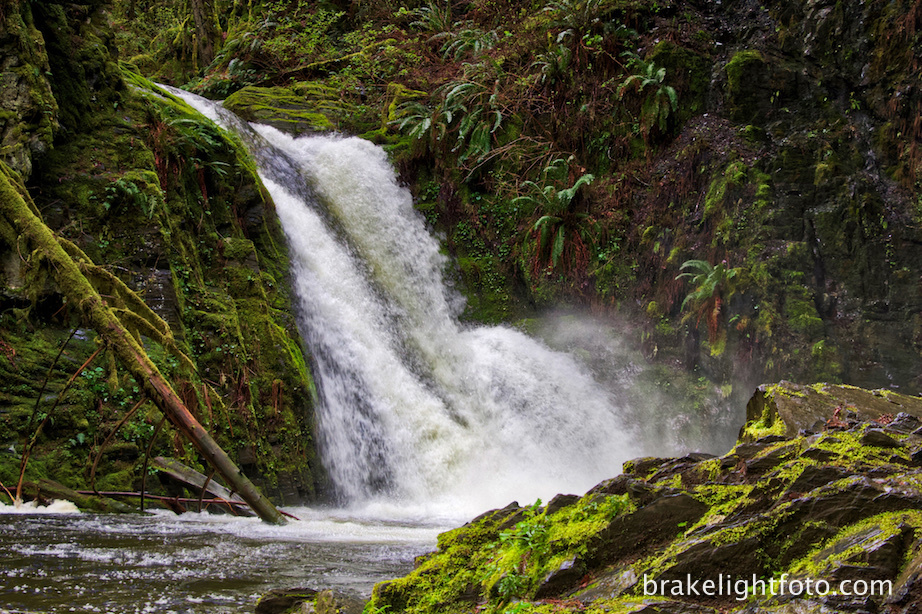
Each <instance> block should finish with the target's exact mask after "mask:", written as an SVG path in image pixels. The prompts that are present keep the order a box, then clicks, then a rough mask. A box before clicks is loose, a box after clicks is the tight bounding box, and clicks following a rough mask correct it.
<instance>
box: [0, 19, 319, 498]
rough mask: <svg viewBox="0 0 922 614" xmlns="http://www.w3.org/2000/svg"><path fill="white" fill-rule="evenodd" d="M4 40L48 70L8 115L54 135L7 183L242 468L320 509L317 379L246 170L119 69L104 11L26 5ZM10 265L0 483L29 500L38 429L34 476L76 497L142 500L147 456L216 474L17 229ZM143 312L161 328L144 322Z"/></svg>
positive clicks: (235, 149)
mask: <svg viewBox="0 0 922 614" xmlns="http://www.w3.org/2000/svg"><path fill="white" fill-rule="evenodd" d="M22 24H27V25H28V26H29V28H28V29H23V26H22ZM0 32H2V33H3V35H4V37H0V38H2V40H3V41H6V44H9V45H12V46H14V47H15V48H17V49H18V48H28V49H33V48H34V49H36V50H38V51H37V52H36V53H40V59H41V61H42V62H44V66H46V67H47V70H38V69H37V68H36V66H42V65H43V64H35V65H28V70H26V71H23V74H28V75H31V76H30V79H32V78H33V77H34V82H33V81H30V80H29V79H25V78H24V79H23V80H19V81H16V80H12V81H10V82H9V84H11V85H10V87H9V88H4V89H3V95H4V98H3V104H4V108H8V107H15V108H17V109H18V110H19V113H20V116H21V117H29V115H28V114H29V113H36V114H42V113H43V114H44V115H43V117H44V119H42V120H39V119H35V120H34V121H35V123H36V124H38V125H47V126H49V127H50V128H49V130H50V131H49V133H48V135H47V136H48V137H49V142H48V143H47V145H48V147H40V146H36V145H35V143H36V142H38V143H44V142H45V141H43V140H39V141H35V140H30V139H28V138H23V139H19V140H15V141H13V140H7V141H5V144H6V146H7V147H6V149H5V150H4V158H5V160H6V161H7V163H9V164H11V165H12V166H13V169H14V170H11V171H10V173H9V174H10V178H11V181H13V182H15V183H17V184H20V185H24V186H25V188H28V191H29V194H30V195H31V197H32V199H34V201H35V203H36V206H37V211H38V212H40V214H41V217H42V218H43V220H44V222H45V223H46V224H47V225H48V226H49V227H50V228H52V229H53V230H54V231H55V233H56V235H57V237H58V240H59V241H60V242H61V243H62V244H65V245H70V246H72V248H73V249H72V250H71V251H72V253H73V254H77V255H81V258H83V260H85V262H86V263H90V262H92V263H96V265H98V266H95V265H94V266H93V268H92V271H91V272H92V273H93V278H94V283H96V286H97V288H99V289H100V291H101V292H103V294H104V295H105V296H106V301H107V302H108V305H109V307H111V308H114V309H115V311H117V312H118V313H119V314H121V315H119V317H120V318H121V319H122V321H123V322H126V323H127V324H128V327H129V329H130V330H132V331H134V334H135V337H136V339H137V341H139V342H140V344H141V345H142V347H143V348H144V351H145V353H146V354H147V355H149V356H150V358H151V359H152V360H153V361H154V363H155V364H156V366H157V368H158V369H159V370H160V371H162V372H163V373H164V374H165V376H166V377H167V379H168V381H169V382H170V383H171V384H172V385H173V387H174V388H175V390H176V392H177V393H178V396H179V398H180V399H181V401H182V402H183V403H184V404H185V406H186V407H188V408H189V409H190V410H191V411H192V412H193V414H194V415H195V417H196V418H197V419H198V421H199V422H201V423H203V424H204V425H205V427H206V428H207V429H208V430H209V431H210V432H211V433H212V435H213V436H214V437H215V438H216V440H217V441H218V442H219V444H220V445H221V446H222V448H223V449H225V450H226V451H228V452H229V453H230V454H231V456H232V458H233V460H234V461H235V462H236V463H237V464H238V465H240V466H242V467H243V469H244V471H245V472H246V473H247V474H249V475H250V476H251V477H252V478H253V479H255V480H256V481H257V482H259V483H260V484H261V485H262V486H263V487H264V488H266V489H267V490H268V491H270V492H271V493H272V494H273V496H274V498H276V499H277V500H281V501H288V502H290V503H292V502H295V501H299V500H301V499H303V498H304V497H309V496H313V495H314V494H315V492H316V489H317V488H318V487H321V486H322V484H323V480H322V475H321V473H320V472H319V470H317V467H316V464H315V451H314V449H313V445H312V443H311V435H310V427H311V425H312V411H313V410H312V403H313V381H312V378H311V375H310V372H309V370H308V367H307V361H306V359H305V356H304V354H303V351H302V348H301V344H300V337H299V335H298V332H297V329H296V326H295V323H294V317H293V315H292V311H293V310H292V308H291V304H290V294H289V289H288V284H287V281H286V277H287V275H288V272H287V271H288V263H287V253H286V249H285V244H284V238H283V235H282V232H281V229H280V227H279V225H278V221H277V220H276V219H275V218H274V216H273V215H272V214H271V209H272V203H271V201H269V200H268V199H267V197H266V196H265V195H264V191H263V189H262V187H261V185H260V183H259V180H258V178H257V177H256V174H255V169H254V167H253V163H252V161H250V160H249V159H248V158H247V157H246V156H245V155H243V154H242V149H241V147H240V146H239V144H237V143H235V142H233V141H231V140H229V139H228V137H227V136H226V135H224V134H223V133H221V132H219V131H218V130H217V129H215V128H214V126H213V125H212V124H210V123H209V122H206V121H204V120H203V118H201V116H199V115H198V114H197V113H195V112H194V111H192V110H191V109H190V108H188V107H187V106H186V105H185V104H183V103H181V102H180V101H177V100H175V99H173V98H171V97H169V96H167V95H165V94H164V93H163V92H161V91H158V90H157V89H156V88H155V87H154V86H152V85H151V84H150V83H149V82H147V81H146V80H144V79H143V78H142V77H141V76H140V75H139V74H138V73H137V72H136V69H135V68H134V67H133V66H131V65H125V64H123V65H121V66H120V65H119V64H118V63H117V62H116V58H117V55H118V54H117V50H116V49H115V46H114V39H113V35H112V29H111V24H110V22H109V21H108V16H107V13H106V12H105V11H103V10H102V8H101V7H100V6H96V5H82V6H80V7H75V6H70V5H67V6H65V5H60V4H51V3H48V4H41V5H35V4H28V3H24V4H17V3H14V4H12V5H9V6H7V7H6V8H5V9H4V20H3V21H2V22H0ZM23 37H29V41H30V42H29V44H28V45H27V44H25V43H23V42H22V40H23ZM17 41H18V42H17ZM10 57H11V58H13V60H14V61H17V60H18V61H21V62H33V61H34V62H37V60H34V59H32V57H31V56H29V55H27V54H22V53H14V52H13V51H11V53H10ZM23 84H27V85H30V88H31V89H28V91H26V90H25V86H24V85H23ZM49 101H50V102H49ZM26 109H28V111H27V110H26ZM7 126H9V124H7ZM14 128H16V126H14ZM18 129H19V130H23V124H21V123H20V124H18ZM9 134H12V135H13V136H15V135H16V134H18V133H17V132H16V130H12V131H10V132H9ZM42 134H44V133H42ZM51 137H53V138H51ZM42 138H44V137H42ZM16 171H18V173H19V174H17V173H16ZM12 236H15V235H12ZM0 253H2V259H3V263H4V266H3V269H2V284H0V285H2V296H0V322H2V324H0V347H2V348H3V353H4V356H3V357H2V360H0V378H2V380H3V382H4V385H3V387H2V389H0V414H2V418H3V419H2V420H0V440H2V441H3V442H4V450H5V451H4V453H3V454H2V455H0V482H2V483H3V484H5V485H12V486H14V487H15V485H16V483H17V481H18V479H19V468H20V462H19V459H20V455H21V454H22V452H23V447H24V446H25V445H27V443H28V442H29V441H30V439H32V438H33V437H34V436H35V435H37V433H36V432H35V431H34V429H35V427H36V426H37V425H38V424H42V425H43V426H42V428H41V434H40V436H38V437H35V441H34V450H33V454H32V456H31V459H30V462H29V463H28V464H27V466H26V476H25V477H26V480H27V481H29V482H32V483H35V482H37V481H38V480H40V479H42V478H45V477H53V478H54V479H56V480H59V481H61V482H63V483H64V484H65V485H66V486H70V487H72V488H87V487H90V486H92V488H93V489H94V490H100V491H137V490H138V489H139V488H140V486H141V484H142V483H144V482H145V467H147V466H148V464H147V462H146V460H145V459H146V457H147V456H148V455H157V454H161V455H166V456H172V457H177V458H179V459H182V460H183V462H186V463H187V464H190V465H192V466H195V467H199V468H202V466H201V465H202V459H201V458H200V457H199V456H198V454H197V453H196V452H195V450H194V449H193V448H191V447H189V446H188V444H187V443H185V442H184V441H183V439H182V438H181V437H178V436H174V434H173V433H171V432H169V430H166V431H164V430H161V429H158V427H157V424H158V423H159V422H160V419H161V415H160V412H159V411H158V410H157V409H156V408H155V407H154V406H153V405H152V404H150V403H149V402H145V398H146V396H145V394H144V392H143V390H144V388H145V387H146V386H147V385H148V382H147V381H139V380H135V379H132V378H131V377H130V376H128V375H126V374H124V373H122V372H120V370H119V369H118V364H117V362H118V361H117V358H116V355H115V354H114V353H113V352H111V351H110V349H107V348H106V344H105V343H104V342H103V339H102V338H101V337H97V335H96V333H95V332H94V331H93V330H92V329H89V328H84V326H85V325H86V324H85V323H84V322H81V320H80V318H79V315H80V313H81V308H80V307H79V306H76V305H72V304H70V303H69V302H68V300H67V298H66V297H67V296H68V290H69V289H68V288H65V287H62V286H61V285H60V280H59V279H56V278H55V277H54V276H52V275H49V274H48V267H47V266H46V265H45V264H44V261H43V258H42V254H41V252H40V251H36V252H32V251H31V248H29V247H28V245H27V244H26V243H24V242H22V241H18V242H17V241H14V240H13V239H12V238H11V236H10V235H5V236H4V237H3V239H2V240H0ZM75 257H76V256H75ZM218 272H220V275H219V274H218ZM119 288H123V289H125V292H122V291H121V290H119ZM131 297H133V298H132V300H131V301H129V300H128V299H129V298H131ZM126 301H127V304H126ZM132 301H133V302H132ZM145 303H146V304H145ZM148 305H149V308H148ZM139 307H140V308H143V310H146V312H145V313H149V314H154V316H155V317H156V322H159V324H158V325H156V326H153V327H152V326H151V325H150V324H149V322H150V321H151V320H150V318H147V319H145V318H144V317H137V316H136V314H137V313H138V308H139ZM158 327H159V328H158ZM165 339H168V340H169V342H168V343H164V340H165ZM98 350H103V351H102V353H101V354H99V355H98V357H96V359H95V361H94V362H92V364H89V365H86V366H85V367H84V368H80V369H78V367H80V365H81V364H83V363H84V361H86V359H87V358H88V357H90V356H91V355H93V356H94V357H95V356H97V351H98ZM71 379H72V380H73V381H72V382H70V383H68V382H69V380H71ZM36 418H37V419H36ZM116 429H118V432H117V433H116V432H115V430H116ZM146 486H147V488H148V489H151V488H155V489H159V488H160V486H159V484H157V483H155V482H154V481H153V480H146Z"/></svg>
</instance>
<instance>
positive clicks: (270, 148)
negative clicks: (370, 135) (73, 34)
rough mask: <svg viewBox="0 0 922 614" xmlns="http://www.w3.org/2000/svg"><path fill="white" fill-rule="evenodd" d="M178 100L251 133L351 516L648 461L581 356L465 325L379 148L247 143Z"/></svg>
mask: <svg viewBox="0 0 922 614" xmlns="http://www.w3.org/2000/svg"><path fill="white" fill-rule="evenodd" d="M171 91H173V92H174V93H176V94H177V95H178V96H182V97H183V98H184V99H186V100H187V101H188V102H189V103H190V104H192V105H193V106H195V107H196V108H198V109H199V110H200V111H202V112H203V113H204V114H206V115H207V116H209V117H211V118H212V119H215V120H216V121H218V122H219V123H222V124H223V125H225V127H227V126H229V125H230V124H236V128H235V129H236V130H237V131H238V132H239V131H243V132H244V133H245V134H244V140H245V141H247V142H248V144H249V147H250V148H251V151H252V153H253V155H254V157H255V158H256V159H257V162H258V165H259V170H260V175H261V178H262V180H263V182H264V183H265V185H266V188H267V189H268V190H269V192H270V193H271V195H272V198H273V200H274V201H275V205H276V209H277V212H278V216H279V218H280V220H281V223H282V225H283V227H284V230H285V234H286V236H287V238H288V242H289V249H290V255H291V259H292V263H291V264H292V272H293V279H294V282H293V283H294V285H295V288H294V290H295V292H296V294H297V296H298V299H299V301H300V308H301V311H300V326H301V330H302V334H303V335H304V339H305V345H306V347H307V348H308V350H309V352H310V354H311V356H312V360H313V365H314V374H315V377H316V380H317V386H318V393H319V397H320V398H319V407H318V408H317V412H318V429H319V432H318V433H317V436H318V441H319V446H320V452H321V456H322V459H323V462H324V464H325V466H326V469H327V470H328V472H329V475H330V477H331V479H332V481H333V483H334V485H335V487H336V491H337V493H338V494H339V496H340V497H342V499H343V501H344V502H345V503H349V504H353V505H362V504H369V503H374V502H385V503H389V504H396V505H404V506H424V507H425V508H426V509H430V510H441V511H442V512H444V513H446V514H449V515H455V516H458V515H462V516H463V515H465V514H468V515H470V514H473V513H477V512H479V511H482V510H483V509H486V508H487V507H491V506H492V507H496V506H499V505H505V504H506V503H508V502H509V501H511V500H513V499H517V500H519V501H520V502H522V503H530V502H532V501H534V500H535V499H536V498H539V497H542V498H545V499H546V498H548V497H550V496H553V495H554V494H555V493H558V492H572V493H582V492H584V491H585V490H586V489H588V488H590V487H591V486H593V485H594V484H595V483H597V482H598V481H600V480H602V479H604V478H607V477H611V476H613V475H616V474H617V473H619V472H620V468H621V463H622V462H623V461H624V460H626V459H627V458H631V457H632V456H636V455H637V451H638V448H637V444H636V443H635V442H634V440H633V439H632V437H631V435H630V434H629V432H628V428H627V426H626V424H625V423H624V421H623V419H622V416H623V415H624V412H623V411H622V410H621V408H619V406H618V403H617V400H616V399H614V398H612V396H611V395H610V394H609V393H607V392H606V391H605V390H603V389H602V388H601V387H600V386H598V385H597V384H596V383H595V382H594V381H593V379H592V378H591V377H590V376H589V375H587V374H586V373H585V370H584V369H583V368H582V367H581V366H580V364H579V363H577V362H576V361H575V360H574V359H572V358H571V357H570V356H569V355H567V354H563V353H559V352H554V351H551V350H550V349H548V348H547V347H546V346H544V345H543V344H541V343H539V342H538V341H536V340H534V339H532V338H530V337H528V336H526V335H525V334H523V333H521V332H519V331H517V330H515V329H513V328H510V327H504V326H499V327H497V326H466V325H462V324H460V323H459V322H458V320H457V317H456V316H457V312H458V305H459V302H460V299H459V297H458V296H457V295H456V294H455V293H454V292H453V291H452V290H451V289H450V288H449V287H448V286H447V285H446V283H445V279H444V271H445V269H446V267H447V266H449V262H448V261H447V259H446V257H445V256H444V255H443V254H442V253H441V252H440V250H439V243H438V241H437V240H436V239H435V238H434V237H433V236H432V235H431V234H430V233H429V231H428V229H427V228H426V226H425V223H424V220H423V218H422V216H421V215H420V214H419V213H418V212H417V211H415V210H414V208H413V203H412V198H411V196H410V193H409V192H408V191H407V190H406V189H405V188H403V187H401V186H400V185H398V183H397V179H396V177H395V174H394V171H393V169H392V167H391V165H390V163H389V162H388V159H387V155H386V154H385V152H384V151H383V150H382V149H381V148H379V147H377V146H375V145H373V144H372V143H369V142H367V141H364V140H362V139H358V138H347V137H343V136H338V135H333V136H309V137H300V138H292V137H290V136H288V135H285V134H283V133H281V132H279V131H278V130H275V129H274V128H271V127H267V126H260V125H252V126H251V127H250V128H249V129H248V128H246V127H245V126H244V125H243V124H242V122H239V120H236V121H234V119H233V118H231V117H230V114H229V113H228V112H227V111H226V110H223V109H222V108H221V107H220V106H216V105H214V104H213V103H210V102H208V101H206V100H204V99H201V98H197V97H194V96H191V95H190V94H188V93H185V92H180V91H178V90H171ZM247 131H249V134H246V133H247ZM632 449H633V450H632Z"/></svg>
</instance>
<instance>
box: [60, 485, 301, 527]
mask: <svg viewBox="0 0 922 614" xmlns="http://www.w3.org/2000/svg"><path fill="white" fill-rule="evenodd" d="M76 492H77V493H78V494H81V495H94V494H98V495H99V496H102V497H109V498H113V497H126V498H131V499H140V498H141V493H139V492H122V491H100V492H98V493H97V492H95V491H92V490H78V491H76ZM144 498H145V499H153V500H154V501H160V502H161V503H166V504H169V503H197V502H198V501H199V499H196V498H193V497H168V496H166V495H152V494H150V493H145V494H144ZM204 501H205V502H206V503H209V504H218V505H223V506H225V507H227V508H228V509H230V507H231V506H235V507H247V502H246V501H239V500H236V499H227V500H225V499H221V498H219V497H216V498H214V499H204ZM169 507H170V509H172V510H173V511H176V512H177V513H181V511H186V510H185V509H183V510H180V511H177V509H178V508H176V507H175V506H169ZM278 512H279V514H281V515H282V516H285V517H286V518H291V519H292V520H301V519H300V518H298V517H297V516H295V515H294V514H290V513H288V512H286V511H284V510H279V511H278Z"/></svg>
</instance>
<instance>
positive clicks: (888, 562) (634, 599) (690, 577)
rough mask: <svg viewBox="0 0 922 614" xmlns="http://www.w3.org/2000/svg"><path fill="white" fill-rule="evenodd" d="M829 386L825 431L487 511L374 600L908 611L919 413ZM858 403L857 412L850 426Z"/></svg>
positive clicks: (457, 607)
mask: <svg viewBox="0 0 922 614" xmlns="http://www.w3.org/2000/svg"><path fill="white" fill-rule="evenodd" d="M779 387H780V388H781V389H782V390H791V389H795V387H794V386H793V385H790V384H785V385H779ZM771 389H772V388H771V387H765V388H764V389H760V390H759V391H757V393H756V397H760V396H762V397H764V396H765V395H766V394H767V393H766V390H771ZM823 394H824V395H826V397H827V398H828V399H829V400H832V401H833V404H832V405H828V406H827V405H820V404H817V405H815V406H814V411H815V412H817V414H816V415H818V416H819V415H821V414H822V412H823V411H827V410H828V411H827V415H826V416H825V418H826V419H825V420H823V422H822V423H821V424H820V425H819V426H818V427H817V428H816V431H817V432H815V433H810V434H800V435H796V433H795V436H791V437H788V436H785V435H784V433H783V432H781V433H778V434H772V433H767V432H766V433H762V436H761V437H760V438H758V439H755V440H749V441H742V442H740V443H739V444H738V445H737V446H736V447H734V449H733V450H731V451H730V452H729V453H727V454H725V455H724V456H721V457H709V456H708V455H701V454H691V455H688V456H686V457H684V458H677V459H655V458H644V459H638V460H636V461H632V462H630V463H626V464H625V474H623V475H621V476H618V477H616V478H613V479H611V480H608V481H606V482H603V483H601V484H599V485H598V486H596V487H595V488H594V489H592V490H591V491H589V492H588V493H587V494H586V495H584V496H583V497H575V496H567V497H558V498H555V499H554V501H552V502H551V503H549V504H548V505H547V506H546V507H543V508H542V507H541V506H540V502H539V503H536V504H535V505H533V506H530V507H527V508H519V507H518V506H517V505H512V506H509V507H507V508H506V509H503V510H496V511H493V512H490V513H487V514H484V515H482V516H481V517H479V518H477V519H475V520H473V521H471V522H470V523H469V524H467V525H465V526H464V527H462V528H460V529H456V530H455V531H452V532H450V533H446V534H443V535H441V536H440V537H439V541H438V549H437V550H436V551H435V552H433V553H432V554H430V555H426V556H424V557H421V558H420V559H419V560H418V566H417V569H416V570H415V571H413V572H412V573H411V574H410V575H409V576H407V577H405V578H402V579H399V580H393V581H389V582H383V583H380V584H378V585H377V586H376V587H375V590H374V593H373V596H372V600H371V603H370V605H369V608H371V609H372V611H380V609H384V610H386V611H388V612H407V613H430V612H431V613H436V612H438V613H446V614H447V613H449V612H451V613H460V612H497V613H499V612H509V613H511V612H515V613H536V614H538V613H540V614H545V613H547V614H550V613H551V612H590V613H593V614H595V613H598V614H601V613H602V612H649V613H652V612H671V613H676V614H691V613H702V612H710V613H716V612H737V613H740V614H742V613H743V612H746V613H751V614H757V613H768V612H788V613H790V612H840V611H869V612H873V611H892V612H910V611H912V610H911V609H906V608H907V607H911V606H910V605H909V604H912V603H916V602H915V601H913V599H914V597H913V595H918V593H919V591H920V589H922V587H920V586H919V585H918V581H917V578H918V575H919V574H918V568H919V563H918V560H919V557H920V556H922V554H920V552H922V550H920V544H922V513H920V511H919V510H920V509H922V481H920V479H919V475H920V473H919V467H920V466H922V430H920V428H919V427H920V426H922V421H919V420H918V419H917V418H915V417H913V416H911V415H910V414H909V413H902V414H899V413H898V414H897V415H896V416H895V417H891V416H890V415H889V414H888V413H886V412H885V411H884V409H885V407H884V406H882V405H880V402H883V403H890V404H891V405H894V406H896V405H899V407H901V408H903V409H913V408H912V407H911V405H912V401H913V400H912V399H909V398H908V397H903V398H902V399H896V398H894V400H893V402H892V403H891V402H890V401H887V400H886V399H885V398H884V399H882V398H881V397H880V396H879V395H875V393H874V392H872V391H865V390H859V389H855V388H850V387H825V388H824V389H823ZM865 401H866V402H867V404H866V405H865ZM915 402H918V399H915ZM846 404H850V405H851V406H852V407H854V410H852V411H853V415H851V416H850V418H849V419H848V420H847V421H846V420H844V419H843V420H841V421H838V419H837V417H836V416H837V414H836V411H835V407H836V406H844V405H846ZM757 419H758V420H760V419H761V417H757ZM779 422H780V419H779ZM749 426H750V427H754V426H755V424H751V425H749ZM747 432H750V433H752V432H754V431H753V429H752V428H750V429H748V430H747ZM375 608H378V610H375ZM886 608H890V609H886Z"/></svg>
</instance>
